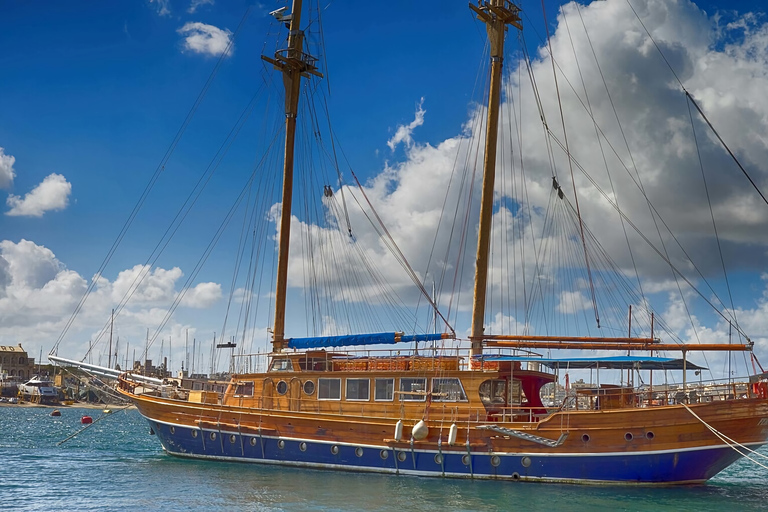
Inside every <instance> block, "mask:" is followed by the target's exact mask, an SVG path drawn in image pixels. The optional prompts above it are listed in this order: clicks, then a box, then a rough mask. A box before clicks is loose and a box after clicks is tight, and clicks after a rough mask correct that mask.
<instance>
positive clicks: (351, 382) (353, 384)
mask: <svg viewBox="0 0 768 512" xmlns="http://www.w3.org/2000/svg"><path fill="white" fill-rule="evenodd" d="M370 398H371V381H370V379H347V400H369V399H370Z"/></svg>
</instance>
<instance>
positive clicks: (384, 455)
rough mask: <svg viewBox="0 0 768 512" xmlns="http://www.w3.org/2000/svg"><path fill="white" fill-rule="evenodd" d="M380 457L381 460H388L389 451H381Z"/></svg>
mask: <svg viewBox="0 0 768 512" xmlns="http://www.w3.org/2000/svg"><path fill="white" fill-rule="evenodd" d="M379 457H381V460H387V459H388V458H389V452H388V451H387V450H381V451H380V452H379Z"/></svg>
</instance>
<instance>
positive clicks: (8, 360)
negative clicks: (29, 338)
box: [0, 343, 35, 381]
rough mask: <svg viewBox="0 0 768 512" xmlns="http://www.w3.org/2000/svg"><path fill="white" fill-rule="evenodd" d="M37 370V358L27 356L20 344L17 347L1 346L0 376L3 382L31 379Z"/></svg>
mask: <svg viewBox="0 0 768 512" xmlns="http://www.w3.org/2000/svg"><path fill="white" fill-rule="evenodd" d="M34 370H35V358H33V357H29V356H27V351H26V350H24V348H23V347H22V346H21V343H19V344H18V345H17V346H13V345H0V375H2V377H3V380H6V379H10V380H19V381H23V380H25V379H29V378H30V377H31V376H32V375H33V374H34Z"/></svg>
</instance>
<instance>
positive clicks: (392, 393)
mask: <svg viewBox="0 0 768 512" xmlns="http://www.w3.org/2000/svg"><path fill="white" fill-rule="evenodd" d="M373 381H374V382H373V401H374V402H392V401H394V400H395V378H394V377H377V378H375V379H373ZM379 381H389V382H390V383H391V384H392V388H391V390H389V398H379V394H378V387H377V386H376V384H377V383H378V382H379Z"/></svg>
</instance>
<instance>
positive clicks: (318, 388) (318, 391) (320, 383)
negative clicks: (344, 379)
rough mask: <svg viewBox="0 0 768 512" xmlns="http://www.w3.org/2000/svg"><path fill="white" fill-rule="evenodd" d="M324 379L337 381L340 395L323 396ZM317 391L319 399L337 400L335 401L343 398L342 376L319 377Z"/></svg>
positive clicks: (329, 381)
mask: <svg viewBox="0 0 768 512" xmlns="http://www.w3.org/2000/svg"><path fill="white" fill-rule="evenodd" d="M324 381H325V382H328V383H331V382H336V383H337V384H338V386H339V394H338V397H322V396H321V392H322V390H323V382H324ZM315 392H316V393H317V399H318V400H335V401H340V400H341V378H338V377H336V378H328V377H326V378H319V379H317V389H316V390H315Z"/></svg>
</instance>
